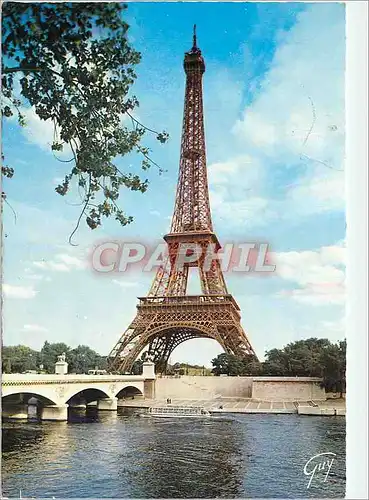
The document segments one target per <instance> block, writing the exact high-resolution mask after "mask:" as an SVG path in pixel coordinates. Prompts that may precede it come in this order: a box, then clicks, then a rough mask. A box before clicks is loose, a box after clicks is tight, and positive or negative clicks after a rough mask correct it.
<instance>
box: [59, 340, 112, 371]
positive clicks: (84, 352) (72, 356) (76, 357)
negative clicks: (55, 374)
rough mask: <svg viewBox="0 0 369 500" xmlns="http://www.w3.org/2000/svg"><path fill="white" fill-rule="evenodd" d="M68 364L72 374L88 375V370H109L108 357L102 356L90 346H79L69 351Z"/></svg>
mask: <svg viewBox="0 0 369 500" xmlns="http://www.w3.org/2000/svg"><path fill="white" fill-rule="evenodd" d="M67 362H68V364H69V366H68V370H69V372H70V373H87V372H88V370H94V369H99V370H105V369H106V368H107V361H106V357H104V356H100V354H98V353H97V352H95V351H94V350H92V349H90V348H89V347H88V346H85V345H79V346H78V347H76V348H75V349H71V350H70V351H69V354H68V357H67Z"/></svg>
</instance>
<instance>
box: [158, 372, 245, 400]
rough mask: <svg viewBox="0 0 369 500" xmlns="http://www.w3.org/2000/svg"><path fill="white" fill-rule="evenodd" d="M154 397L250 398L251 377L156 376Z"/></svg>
mask: <svg viewBox="0 0 369 500" xmlns="http://www.w3.org/2000/svg"><path fill="white" fill-rule="evenodd" d="M155 386H156V387H155V394H156V399H166V398H173V399H214V398H216V397H230V398H232V397H233V398H235V397H237V398H251V393H252V377H211V376H210V377H202V376H187V375H182V376H180V377H163V378H160V377H158V378H157V379H156V381H155Z"/></svg>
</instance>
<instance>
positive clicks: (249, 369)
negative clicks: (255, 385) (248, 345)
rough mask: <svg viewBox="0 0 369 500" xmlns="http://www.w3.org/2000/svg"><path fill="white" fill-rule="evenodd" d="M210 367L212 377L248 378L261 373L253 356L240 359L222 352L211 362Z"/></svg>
mask: <svg viewBox="0 0 369 500" xmlns="http://www.w3.org/2000/svg"><path fill="white" fill-rule="evenodd" d="M212 365H213V367H214V368H213V370H212V372H213V373H214V375H228V376H248V375H258V374H259V373H260V372H261V366H260V363H259V362H258V361H257V360H256V359H255V357H254V356H247V357H245V358H240V357H238V356H235V355H234V354H228V353H226V352H224V353H222V354H219V355H218V356H217V357H216V358H214V359H213V360H212Z"/></svg>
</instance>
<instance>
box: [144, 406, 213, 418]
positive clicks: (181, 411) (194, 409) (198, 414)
mask: <svg viewBox="0 0 369 500" xmlns="http://www.w3.org/2000/svg"><path fill="white" fill-rule="evenodd" d="M146 416H149V417H160V418H165V417H166V418H173V417H175V418H203V417H211V413H210V412H209V411H208V410H205V408H203V407H202V406H153V407H152V408H149V411H148V413H147V414H146Z"/></svg>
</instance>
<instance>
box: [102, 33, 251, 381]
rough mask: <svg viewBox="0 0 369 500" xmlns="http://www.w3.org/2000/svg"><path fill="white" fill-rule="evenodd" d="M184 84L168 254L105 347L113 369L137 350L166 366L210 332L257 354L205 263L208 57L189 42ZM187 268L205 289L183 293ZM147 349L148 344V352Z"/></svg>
mask: <svg viewBox="0 0 369 500" xmlns="http://www.w3.org/2000/svg"><path fill="white" fill-rule="evenodd" d="M184 70H185V73H186V90H185V103H184V115H183V129H182V141H181V156H180V166H179V178H178V185H177V193H176V200H175V208H174V214H173V218H172V224H171V229H170V233H169V234H167V235H166V236H164V240H165V241H166V243H167V250H168V252H167V258H166V261H165V263H164V264H163V265H162V266H161V267H159V269H158V271H157V273H156V276H155V278H154V281H153V283H152V286H151V289H150V291H149V294H148V296H147V297H140V298H139V304H138V306H137V315H136V317H135V318H134V320H133V321H132V323H131V324H130V326H129V327H128V329H127V330H126V331H125V333H124V334H123V335H122V336H121V338H120V340H119V341H118V343H117V344H116V346H115V347H114V349H113V350H112V351H111V353H110V354H109V365H110V370H112V371H119V372H128V371H130V370H131V369H132V366H133V363H134V362H135V360H136V359H137V357H138V356H139V355H140V354H141V353H142V352H145V355H146V357H145V359H147V360H151V361H153V362H154V363H155V365H156V369H157V371H163V370H165V367H166V364H167V362H168V359H169V356H170V355H171V353H172V352H173V350H174V349H175V348H176V347H177V346H178V345H179V344H181V343H182V342H184V341H186V340H189V339H193V338H210V339H214V340H216V341H218V343H219V344H220V345H221V346H222V347H223V349H224V350H225V351H226V352H228V353H231V354H235V355H237V356H241V357H244V356H247V355H254V356H255V353H254V351H253V349H252V347H251V344H250V342H249V340H248V338H247V336H246V334H245V332H244V330H243V328H242V326H241V323H240V312H239V306H238V305H237V303H236V301H235V300H234V298H233V297H232V295H230V294H229V293H228V290H227V286H226V283H225V280H224V276H223V273H222V270H221V266H220V262H219V260H217V259H214V260H212V261H211V264H210V265H207V266H204V256H205V254H206V250H207V249H208V248H209V245H212V247H211V248H213V249H215V251H217V250H218V249H219V248H220V244H219V242H218V239H217V237H216V235H215V233H214V232H213V224H212V220H211V212H210V203H209V192H208V181H207V170H206V151H205V131H204V118H203V98H202V76H203V74H204V72H205V63H204V59H203V57H202V55H201V50H200V49H199V48H198V47H197V41H196V26H195V27H194V36H193V46H192V49H191V50H190V51H189V52H186V54H185V58H184ZM187 244H197V245H199V246H200V247H201V249H202V250H203V252H202V254H201V256H199V258H198V259H197V260H195V261H193V262H191V263H188V264H186V265H183V266H182V268H180V267H179V266H176V265H175V262H176V258H177V256H178V252H179V251H180V250H179V249H180V247H181V246H182V248H183V246H184V245H187ZM189 267H197V268H198V270H199V276H200V281H201V289H202V295H196V296H195V295H186V291H187V281H188V272H189ZM145 349H146V351H145Z"/></svg>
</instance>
